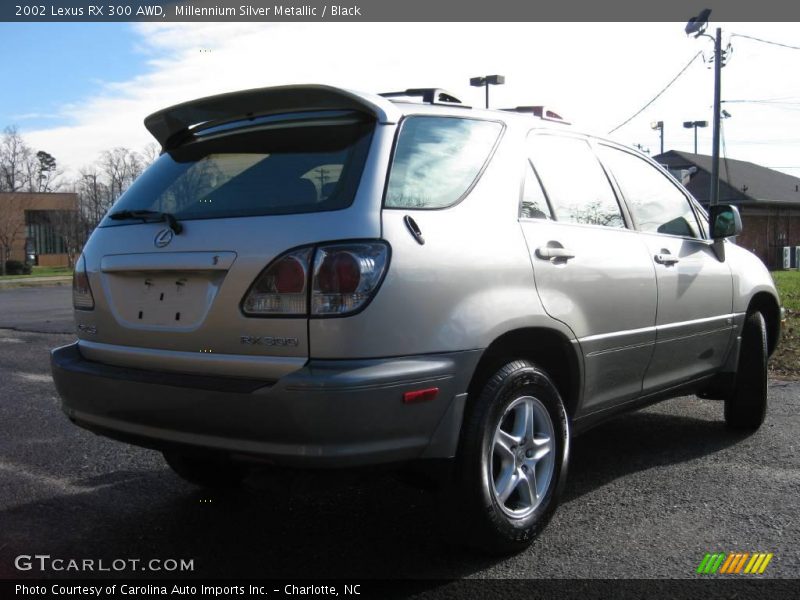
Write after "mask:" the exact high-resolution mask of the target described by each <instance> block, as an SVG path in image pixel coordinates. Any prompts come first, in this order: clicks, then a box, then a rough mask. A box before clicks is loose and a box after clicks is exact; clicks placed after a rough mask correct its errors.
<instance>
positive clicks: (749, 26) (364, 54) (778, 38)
mask: <svg viewBox="0 0 800 600" xmlns="http://www.w3.org/2000/svg"><path fill="white" fill-rule="evenodd" d="M683 27H684V23H585V24H581V23H566V24H559V23H506V24H503V23H500V24H489V23H442V24H434V23H330V22H326V23H305V24H303V23H286V24H283V23H275V24H263V23H225V24H223V23H32V24H18V23H0V55H2V56H3V57H4V60H3V61H2V64H0V81H3V82H4V86H3V91H2V92H0V128H4V127H6V126H12V125H13V126H16V127H17V128H18V129H19V131H20V132H21V133H22V134H23V136H24V137H25V139H26V140H27V141H28V143H29V144H30V145H31V146H32V147H33V148H34V149H35V150H45V151H47V152H49V153H50V154H52V155H54V156H55V157H56V159H57V161H58V162H59V164H60V165H61V167H62V168H64V169H65V170H66V171H67V176H71V175H73V176H74V174H76V173H77V170H78V169H80V168H81V167H82V166H85V165H88V164H90V163H92V162H93V161H94V160H96V159H97V157H98V155H99V154H100V153H101V152H102V151H103V150H106V149H109V148H113V147H116V146H126V147H129V148H132V149H140V148H143V147H144V146H145V145H146V144H148V143H150V142H152V141H153V140H152V138H150V136H149V134H148V133H147V131H146V129H145V128H144V126H143V123H142V122H143V120H144V118H145V117H146V116H147V115H148V114H150V113H151V112H154V111H156V110H158V109H161V108H164V107H166V106H169V105H171V104H175V103H178V102H183V101H186V100H190V99H192V98H197V97H200V96H204V95H210V94H216V93H221V92H228V91H233V90H237V89H244V88H253V87H262V86H270V85H284V84H292V83H326V84H332V85H338V86H342V87H347V88H350V89H357V90H362V91H368V92H380V91H395V90H402V89H406V88H411V87H442V88H445V89H447V90H449V91H451V92H452V93H454V94H455V95H456V96H458V97H460V98H462V100H463V101H465V102H466V103H468V104H472V105H475V106H482V104H483V90H482V89H477V88H471V87H469V78H470V77H473V76H476V75H486V74H495V73H498V74H502V75H505V77H506V84H505V85H504V86H497V87H493V88H492V89H491V103H492V106H495V107H508V106H518V105H534V104H545V105H548V106H551V107H552V108H553V109H554V110H556V112H559V113H560V114H562V115H563V116H565V117H566V118H567V119H568V120H570V121H572V122H573V123H574V124H575V125H576V126H577V127H578V128H579V129H581V130H583V131H587V132H590V133H595V134H600V135H603V136H605V137H609V138H611V139H614V140H617V141H619V142H622V143H624V144H628V145H634V144H641V145H642V146H643V147H645V148H648V149H649V150H650V152H651V153H652V154H657V153H658V152H659V135H658V132H657V131H654V130H652V129H651V127H650V124H651V122H653V121H663V122H664V138H665V139H664V148H665V150H669V149H675V150H684V151H688V152H691V151H693V145H694V142H693V132H692V130H690V129H684V128H683V126H682V123H683V122H684V121H688V120H707V121H710V120H711V118H712V100H713V70H712V69H711V63H710V62H704V60H702V59H701V58H698V59H697V60H695V62H694V63H692V64H691V66H690V67H689V68H688V69H687V70H686V71H685V73H684V74H683V75H682V76H681V77H679V78H678V80H677V81H675V83H674V84H673V85H672V86H671V87H669V89H667V91H666V92H664V93H663V95H662V96H661V97H659V98H658V99H657V100H656V101H655V102H654V103H653V104H652V105H651V106H650V107H649V108H647V109H646V110H644V111H643V112H642V113H641V114H640V115H639V116H637V117H636V118H634V119H633V120H631V121H630V122H629V123H628V124H627V125H625V126H623V127H621V128H620V129H618V130H617V131H615V132H614V133H613V134H611V135H607V134H608V132H609V131H611V130H612V129H614V128H615V127H616V126H617V125H619V124H620V123H622V122H623V121H625V120H626V119H628V118H629V117H630V116H631V115H633V114H634V113H636V112H637V111H638V110H639V109H640V108H642V106H644V105H645V104H646V103H647V102H649V101H650V100H651V99H652V98H653V97H654V96H655V95H656V94H657V93H658V92H659V91H661V90H662V88H664V86H666V85H667V84H668V83H669V82H670V80H672V78H673V77H675V75H677V74H678V72H679V71H680V70H681V69H682V68H683V67H684V66H685V65H686V64H687V63H688V62H689V61H690V59H691V58H692V57H693V56H694V55H695V54H697V53H698V52H702V53H703V57H704V58H705V59H706V61H708V59H709V58H710V57H711V56H712V50H713V44H712V42H711V40H709V39H707V38H700V39H694V38H689V37H687V36H686V35H685V34H684V32H683ZM714 27H721V28H722V30H723V45H726V44H727V43H728V42H730V44H731V47H732V53H730V55H729V58H728V61H727V65H726V66H725V68H724V69H723V70H722V98H723V100H724V101H725V104H723V108H725V110H727V111H728V112H729V113H730V114H731V118H729V119H726V120H725V121H724V127H723V133H724V141H725V144H724V146H725V154H726V155H727V157H728V158H736V159H740V160H748V161H752V162H756V163H758V164H761V165H764V166H768V167H772V168H778V169H779V170H782V171H784V172H786V173H789V174H792V175H796V176H800V77H798V73H800V50H791V49H787V48H782V47H778V46H774V45H768V44H764V43H760V42H756V41H754V40H750V39H746V38H743V37H736V36H734V37H731V34H734V33H735V34H740V35H741V34H744V35H749V36H754V37H758V38H762V39H766V40H769V41H774V42H779V43H784V44H789V45H793V46H800V28H798V26H797V23H774V24H770V23H714V22H712V23H711V27H710V28H709V31H711V30H712V28H714ZM765 100H767V102H764V101H765ZM698 151H699V152H700V153H701V154H710V153H711V128H710V127H709V128H707V129H701V130H700V131H699V135H698Z"/></svg>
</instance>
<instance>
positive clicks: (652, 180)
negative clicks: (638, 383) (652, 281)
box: [600, 146, 733, 393]
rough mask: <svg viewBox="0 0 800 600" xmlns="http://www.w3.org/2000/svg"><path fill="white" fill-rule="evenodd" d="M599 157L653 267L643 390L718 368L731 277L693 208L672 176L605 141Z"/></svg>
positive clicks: (728, 337) (729, 322) (728, 321)
mask: <svg viewBox="0 0 800 600" xmlns="http://www.w3.org/2000/svg"><path fill="white" fill-rule="evenodd" d="M600 148H601V156H602V158H603V160H604V162H605V163H606V164H607V166H608V167H609V169H610V171H611V172H612V173H613V175H614V178H615V179H616V181H617V183H618V185H619V187H620V189H621V191H622V194H623V196H624V198H625V201H626V204H627V206H628V208H629V210H630V213H631V216H632V218H633V221H634V223H635V224H636V227H637V229H639V231H640V232H641V234H640V235H641V238H642V240H643V241H644V243H645V245H646V246H647V250H648V255H649V258H650V260H651V261H652V264H653V267H654V268H655V272H656V280H657V283H658V311H657V317H656V348H655V352H654V353H653V359H652V361H651V363H650V365H649V367H648V368H647V373H646V375H645V379H644V385H643V390H644V392H645V393H647V392H651V391H656V390H659V389H663V388H667V387H670V386H672V385H675V384H678V383H681V382H684V381H688V380H691V379H694V378H697V377H700V376H702V375H705V374H708V373H711V372H713V371H715V370H716V369H718V368H719V367H720V366H721V365H722V363H723V362H724V361H725V358H726V357H727V354H728V351H729V349H730V344H731V341H732V332H733V315H732V314H731V312H732V300H733V291H732V287H733V281H732V276H731V271H730V267H729V266H728V264H727V263H725V262H723V261H720V260H719V259H718V258H717V256H716V254H715V253H714V250H713V248H712V246H711V241H710V240H707V239H704V238H705V237H706V236H705V233H704V231H703V229H701V228H700V225H699V221H698V218H697V214H696V212H695V211H694V209H693V208H692V205H691V203H690V201H689V199H688V197H687V196H686V195H685V193H684V192H683V191H682V190H681V189H680V188H679V186H678V185H677V184H676V182H674V181H673V180H672V178H671V177H669V176H668V175H666V174H665V173H663V172H662V171H661V170H659V169H658V168H657V167H656V166H654V165H652V164H650V163H649V162H648V161H646V160H645V159H643V158H641V157H639V156H636V155H635V154H632V153H630V152H627V151H624V150H621V149H618V148H614V147H611V146H601V147H600Z"/></svg>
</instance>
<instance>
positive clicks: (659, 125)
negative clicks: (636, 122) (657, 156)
mask: <svg viewBox="0 0 800 600" xmlns="http://www.w3.org/2000/svg"><path fill="white" fill-rule="evenodd" d="M650 129H654V130H656V131H658V135H659V139H660V140H661V154H664V121H653V122H652V123H650Z"/></svg>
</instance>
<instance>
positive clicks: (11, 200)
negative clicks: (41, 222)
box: [0, 193, 25, 275]
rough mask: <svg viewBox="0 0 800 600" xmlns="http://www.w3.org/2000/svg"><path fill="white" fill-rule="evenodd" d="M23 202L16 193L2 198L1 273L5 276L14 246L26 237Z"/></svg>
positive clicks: (0, 230)
mask: <svg viewBox="0 0 800 600" xmlns="http://www.w3.org/2000/svg"><path fill="white" fill-rule="evenodd" d="M23 201H24V199H23V197H22V196H21V195H19V194H16V193H10V194H4V195H3V197H2V198H0V264H2V267H1V268H0V271H1V272H2V274H3V275H5V274H6V261H7V260H9V259H10V258H11V250H12V249H13V248H14V244H15V243H16V242H17V240H18V239H20V236H23V235H25V221H24V218H23V217H22V215H24V214H25V212H24V210H23Z"/></svg>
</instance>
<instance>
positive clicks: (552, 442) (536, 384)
mask: <svg viewBox="0 0 800 600" xmlns="http://www.w3.org/2000/svg"><path fill="white" fill-rule="evenodd" d="M530 416H532V417H533V421H532V422H531V421H530V419H529V417H530ZM531 431H532V432H533V435H531ZM547 438H549V441H547ZM568 456H569V421H568V417H567V413H566V411H565V410H564V405H563V402H562V401H561V396H560V395H559V393H558V390H557V389H556V387H555V385H554V384H553V382H552V380H551V379H550V378H549V377H548V376H547V374H546V373H545V372H544V371H542V370H541V369H539V368H538V367H536V366H535V365H533V364H532V363H530V362H528V361H524V360H516V361H513V362H510V363H508V364H506V365H505V366H504V367H502V368H501V369H499V370H498V371H497V372H496V373H495V374H494V375H493V376H492V377H491V378H490V379H489V380H488V381H487V382H486V383H485V385H484V386H483V389H482V390H481V392H480V394H479V395H478V396H477V397H476V398H473V399H471V400H470V405H469V407H468V412H467V415H466V417H465V420H464V425H463V428H462V433H461V441H460V447H459V453H458V456H457V459H456V465H455V469H454V476H453V478H452V481H451V482H450V485H449V489H448V490H447V492H446V493H445V495H444V497H445V499H446V500H445V503H444V504H443V506H442V508H443V509H444V510H445V511H446V514H447V515H448V516H449V517H450V522H451V527H452V528H453V529H454V531H453V533H454V534H456V535H457V536H459V537H460V538H461V541H463V542H464V543H466V544H467V545H468V546H471V547H473V548H475V549H477V550H480V551H483V552H488V553H491V554H511V553H515V552H520V551H522V550H524V549H525V548H527V547H528V546H529V545H530V543H531V542H532V541H533V539H534V538H535V537H536V535H537V534H538V533H539V531H541V529H542V528H543V527H544V526H545V525H546V524H547V521H548V520H549V519H550V517H551V516H552V514H553V511H554V510H555V508H556V505H557V503H558V497H559V495H560V492H561V489H562V488H563V485H564V481H565V478H566V471H567V460H568ZM532 475H533V477H532ZM453 517H455V518H453Z"/></svg>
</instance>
